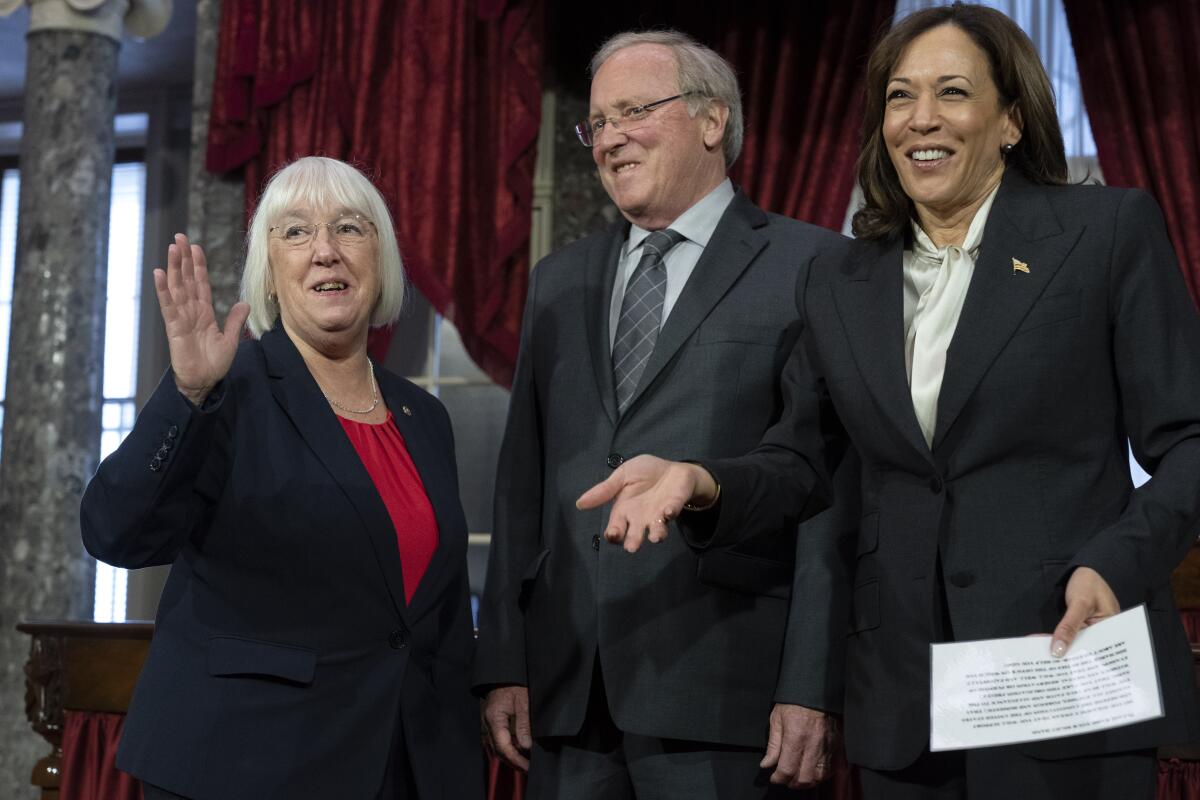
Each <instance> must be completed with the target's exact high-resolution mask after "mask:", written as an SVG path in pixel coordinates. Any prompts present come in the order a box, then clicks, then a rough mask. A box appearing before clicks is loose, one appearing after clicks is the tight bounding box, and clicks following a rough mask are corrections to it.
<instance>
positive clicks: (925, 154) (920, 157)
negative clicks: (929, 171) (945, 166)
mask: <svg viewBox="0 0 1200 800" xmlns="http://www.w3.org/2000/svg"><path fill="white" fill-rule="evenodd" d="M949 156H950V151H949V150H916V151H914V152H913V154H912V156H911V158H912V160H913V161H937V160H938V159H939V158H948V157H949Z"/></svg>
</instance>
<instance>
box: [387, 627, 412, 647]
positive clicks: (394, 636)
mask: <svg viewBox="0 0 1200 800" xmlns="http://www.w3.org/2000/svg"><path fill="white" fill-rule="evenodd" d="M388 647H390V648H392V649H393V650H403V649H404V648H405V647H408V637H407V636H405V635H404V631H402V630H394V631H392V632H391V633H389V634H388Z"/></svg>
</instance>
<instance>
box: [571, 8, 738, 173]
mask: <svg viewBox="0 0 1200 800" xmlns="http://www.w3.org/2000/svg"><path fill="white" fill-rule="evenodd" d="M639 44H660V45H663V46H665V47H668V48H670V49H671V52H672V53H674V54H675V67H676V69H677V71H678V79H679V91H680V92H694V94H693V95H692V96H690V97H688V98H687V109H688V113H689V114H691V115H692V116H693V117H694V116H696V113H697V112H698V111H699V110H700V109H701V108H703V107H704V106H705V105H706V104H707V103H710V102H712V101H714V100H715V101H717V102H719V103H722V104H723V105H724V106H725V107H726V108H728V109H729V121H728V122H726V123H725V138H724V140H723V141H722V142H721V145H722V149H723V150H724V151H725V168H726V169H728V168H729V167H731V166H732V165H733V162H735V161H737V157H738V155H739V154H740V153H741V152H742V138H743V136H744V123H743V120H742V93H741V90H740V89H738V81H737V75H735V74H734V71H733V67H731V66H730V65H729V62H728V61H726V60H725V59H724V58H722V57H721V56H720V55H719V54H718V53H717V52H716V51H715V50H713V49H711V48H709V47H706V46H704V45H702V44H700V43H699V42H697V41H696V40H695V39H693V38H692V37H691V36H688V35H687V34H686V33H683V32H681V31H676V30H670V29H668V30H654V31H626V32H624V33H618V34H617V35H615V36H613V37H611V38H610V39H608V40H607V41H606V42H604V44H602V45H600V49H599V50H597V51H596V55H594V56H592V63H591V66H590V67H589V68H588V74H589V75H590V76H591V77H595V76H596V72H597V71H599V69H600V66H601V65H602V64H603V63H604V62H605V61H607V60H608V59H609V58H611V57H612V56H613V55H614V54H615V53H616V52H617V51H618V50H624V49H625V48H627V47H633V46H634V45H639ZM652 99H655V100H657V99H658V98H652Z"/></svg>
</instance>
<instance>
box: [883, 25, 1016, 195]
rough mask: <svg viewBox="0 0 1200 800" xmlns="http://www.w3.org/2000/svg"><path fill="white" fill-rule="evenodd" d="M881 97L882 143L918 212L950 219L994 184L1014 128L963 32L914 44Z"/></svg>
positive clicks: (935, 34) (927, 36)
mask: <svg viewBox="0 0 1200 800" xmlns="http://www.w3.org/2000/svg"><path fill="white" fill-rule="evenodd" d="M885 97H886V103H887V105H886V107H885V110H884V115H883V139H884V142H885V143H886V144H887V149H888V155H889V156H890V157H891V160H892V164H893V166H894V167H895V169H896V174H897V176H898V177H899V178H900V185H901V186H902V187H903V189H904V193H905V194H907V195H908V196H909V198H911V199H912V201H913V203H914V204H915V205H916V207H917V210H918V213H921V214H922V215H923V214H924V213H931V214H934V215H936V216H938V217H942V218H946V217H949V216H953V215H954V214H955V213H956V212H958V211H961V210H962V209H965V208H968V207H970V206H971V205H972V204H976V203H978V202H980V201H981V200H982V199H983V198H984V197H985V196H986V195H987V193H988V192H989V191H991V190H992V188H993V187H995V185H996V184H997V183H998V182H999V180H1000V177H1001V175H1003V173H1004V161H1003V159H1002V158H1001V148H1002V147H1003V146H1004V145H1008V144H1016V143H1017V142H1018V141H1019V140H1020V138H1021V129H1020V124H1019V120H1017V119H1015V118H1014V114H1013V112H1012V110H1011V109H1009V108H1003V107H1001V98H1000V94H999V92H998V90H997V89H996V85H995V82H994V81H993V80H992V76H991V69H990V67H989V65H988V59H987V55H986V54H985V53H984V52H983V50H981V49H980V48H979V46H978V45H976V44H975V42H973V41H972V40H971V37H970V36H968V35H967V34H966V33H965V32H964V31H963V30H962V29H961V28H959V27H957V26H955V25H951V24H946V25H940V26H938V27H936V28H932V29H930V30H928V31H926V32H925V33H923V34H921V35H920V36H918V37H917V38H915V39H913V40H912V42H911V43H910V44H909V45H908V47H907V48H905V50H904V53H903V54H902V55H901V57H900V60H899V61H898V62H897V64H896V67H895V69H893V70H892V74H891V77H890V78H889V80H888V85H887V91H886V93H885Z"/></svg>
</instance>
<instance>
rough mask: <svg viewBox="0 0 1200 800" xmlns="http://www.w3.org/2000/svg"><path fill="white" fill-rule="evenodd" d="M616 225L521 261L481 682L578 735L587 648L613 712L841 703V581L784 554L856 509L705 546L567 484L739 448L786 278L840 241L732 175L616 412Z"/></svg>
mask: <svg viewBox="0 0 1200 800" xmlns="http://www.w3.org/2000/svg"><path fill="white" fill-rule="evenodd" d="M627 231H628V225H626V224H622V225H618V226H615V227H614V228H613V229H611V230H609V231H607V232H605V233H601V234H597V235H594V236H591V237H589V238H586V239H583V240H581V241H579V242H575V243H573V244H571V245H569V246H567V247H565V248H563V249H561V250H560V251H558V252H556V253H554V254H553V255H551V256H549V257H548V258H546V259H545V260H544V261H543V262H541V263H540V264H539V265H538V267H537V269H536V270H535V271H534V273H533V276H532V279H531V282H530V289H529V297H528V301H527V305H526V308H525V318H524V326H523V331H522V341H521V353H520V358H519V359H518V365H517V374H516V379H515V382H514V386H513V394H512V401H511V406H510V410H509V418H508V425H507V430H506V432H505V436H504V443H503V446H502V449H501V455H500V464H499V471H498V475H497V480H496V500H495V532H494V534H493V538H492V550H491V557H490V561H489V566H488V577H487V588H486V592H485V596H484V602H483V605H482V608H481V611H480V617H479V643H478V651H477V654H476V662H475V672H474V682H475V684H476V686H477V689H478V690H479V691H484V690H486V688H487V687H489V686H493V685H498V684H523V685H527V686H528V687H529V689H530V697H531V705H532V715H533V732H534V734H535V735H537V736H550V735H569V734H574V733H576V732H578V731H579V730H580V727H581V725H582V723H583V719H584V712H585V709H586V705H587V697H588V687H589V683H590V678H591V675H592V668H593V663H594V660H595V658H596V654H597V652H599V656H600V662H601V665H602V669H603V676H604V685H605V689H606V691H607V693H608V698H609V705H610V707H611V709H612V714H613V718H614V720H615V721H616V723H617V725H618V726H619V727H620V728H621V729H622V730H625V731H627V732H633V733H640V734H644V735H650V736H660V737H668V738H680V739H690V740H699V741H711V742H720V743H730V744H741V745H747V746H762V745H763V744H764V743H765V741H766V728H767V718H768V715H769V713H770V709H771V705H772V702H773V701H774V700H776V699H778V700H782V701H787V702H794V703H801V704H805V705H810V706H816V707H822V708H833V709H836V708H838V707H839V706H840V701H841V686H840V679H841V658H842V649H843V643H844V638H845V626H846V621H847V618H848V612H847V610H846V603H845V599H844V597H845V593H844V592H842V591H841V590H840V589H839V588H838V587H840V586H841V585H843V583H844V582H843V581H841V580H838V579H837V578H836V577H832V576H833V575H834V572H835V570H832V569H830V568H828V566H825V567H823V568H822V569H820V570H818V571H817V572H818V574H819V575H820V576H821V580H823V581H824V583H817V582H815V579H814V580H811V581H810V580H807V579H806V576H805V575H804V574H800V576H799V578H797V581H798V585H800V586H801V589H802V591H801V592H798V593H797V594H796V595H794V596H793V593H792V583H793V578H794V572H793V564H794V562H795V561H796V560H797V550H798V548H799V551H800V555H799V560H800V562H801V564H804V565H808V564H815V563H818V562H828V563H829V564H836V563H845V562H844V561H842V559H840V558H839V557H838V556H837V554H836V547H837V543H839V542H842V543H848V546H849V547H850V548H852V547H853V527H852V526H851V527H846V526H845V525H844V524H843V520H839V519H835V518H833V517H832V516H831V515H826V516H825V517H824V518H823V519H822V520H821V521H820V522H819V523H814V524H813V528H814V529H815V528H817V527H819V526H822V525H824V526H831V529H833V530H838V531H842V532H845V531H849V535H848V536H847V535H842V536H837V535H828V536H814V537H806V536H803V535H802V536H800V537H797V536H796V526H795V524H794V523H792V524H791V525H790V527H788V528H786V529H783V528H782V527H780V528H776V529H773V530H770V531H767V532H765V534H764V535H762V536H759V537H752V538H749V539H747V540H745V541H740V542H738V543H737V544H736V545H735V546H733V547H728V548H722V547H714V548H708V549H702V550H700V551H696V550H693V549H691V548H689V547H688V546H687V544H686V543H685V541H684V539H683V537H682V536H681V535H680V533H679V531H678V529H677V528H674V526H672V527H673V530H672V534H671V535H670V536H669V537H668V539H667V541H665V542H664V543H661V544H658V545H653V546H648V547H645V548H643V549H642V550H641V551H640V552H638V553H636V554H634V555H630V554H628V553H626V552H624V551H623V550H622V549H621V548H619V547H614V546H612V545H609V544H607V543H605V542H604V541H603V540H602V539H601V538H600V535H601V533H602V532H603V529H604V524H605V521H606V520H607V517H608V509H607V508H605V509H600V510H595V511H590V512H581V511H578V510H577V509H576V508H575V499H576V498H577V497H578V496H579V495H580V494H581V493H582V492H583V491H584V490H585V489H587V488H588V487H589V486H591V485H592V484H594V483H596V482H597V481H600V480H602V479H603V478H605V477H606V476H607V475H608V474H609V472H610V471H611V470H612V469H613V468H614V467H615V466H617V465H618V464H619V463H621V461H622V460H624V459H626V458H629V457H631V456H634V455H636V454H639V453H655V454H657V455H660V456H666V457H673V458H680V457H684V456H690V457H697V456H701V457H711V458H716V457H722V456H733V455H737V454H739V453H744V452H746V451H747V450H749V449H750V448H752V447H753V446H754V444H755V443H756V442H757V441H758V440H759V438H760V437H761V436H762V435H763V434H764V432H765V431H766V430H767V428H768V427H769V426H770V425H771V424H772V423H773V422H775V421H776V420H777V419H778V418H779V416H780V413H781V408H782V407H781V393H780V385H779V379H780V372H781V370H782V368H783V365H784V363H785V361H786V358H787V355H788V353H789V352H790V350H791V346H792V343H793V342H794V341H795V339H796V338H797V336H798V334H799V325H798V321H797V320H798V314H797V309H796V305H795V292H794V287H795V283H796V277H797V275H798V273H799V271H800V270H801V269H802V268H803V267H804V265H805V264H807V263H808V262H809V261H811V260H812V259H813V258H814V257H815V256H816V255H817V254H818V253H819V252H822V251H823V250H827V249H840V248H844V247H845V246H846V244H847V240H845V239H843V238H842V237H840V236H838V235H837V234H834V233H832V232H830V231H827V230H824V229H820V228H816V227H813V226H810V225H806V224H804V223H800V222H796V221H795V220H791V219H786V218H783V217H779V216H775V215H768V214H766V213H764V212H763V211H761V210H760V209H758V208H757V207H755V206H754V205H753V204H752V203H751V202H750V201H748V200H747V199H746V198H745V197H744V196H742V195H741V194H738V195H737V196H736V197H735V198H734V200H733V201H732V203H731V204H730V206H729V208H728V210H727V211H726V212H725V214H724V216H723V217H722V219H721V221H720V223H719V224H718V226H717V228H716V230H715V231H714V233H713V236H712V239H711V240H710V242H709V244H708V246H707V247H706V249H705V251H704V254H703V256H702V257H701V260H700V261H699V263H698V264H697V265H696V269H695V271H694V273H693V274H692V276H691V278H690V280H689V281H688V283H687V285H686V287H685V288H684V290H683V293H682V295H681V296H680V298H679V300H678V302H677V304H676V305H675V307H674V309H673V310H672V312H671V315H670V316H669V317H668V318H667V320H666V322H665V323H664V326H663V329H662V332H661V334H660V336H659V338H658V342H657V345H656V347H655V350H654V353H653V356H652V357H651V359H650V362H649V363H648V365H647V367H646V371H645V373H644V375H643V377H642V379H641V384H640V386H639V388H638V390H637V394H636V396H635V399H634V400H633V401H632V404H631V406H630V407H629V409H628V410H627V411H626V413H625V414H624V416H622V417H618V415H617V410H616V400H615V395H614V390H613V379H612V366H611V358H610V354H609V332H608V327H609V323H608V320H609V303H610V298H611V292H612V287H613V281H614V276H615V274H616V269H617V260H618V254H619V251H620V248H621V245H622V243H623V242H624V241H625V238H626V235H627ZM851 494H854V493H853V492H851ZM849 518H850V519H851V520H852V522H853V523H856V522H857V515H856V514H853V513H852V514H850V515H849ZM781 524H782V523H781ZM839 526H841V527H840V528H839ZM807 529H808V526H806V531H805V532H807ZM809 541H812V542H819V543H820V550H819V551H818V550H814V551H812V552H809V551H808V550H807V548H808V543H809ZM813 598H815V599H813ZM785 640H786V642H787V645H788V646H787V648H786V653H785Z"/></svg>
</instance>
